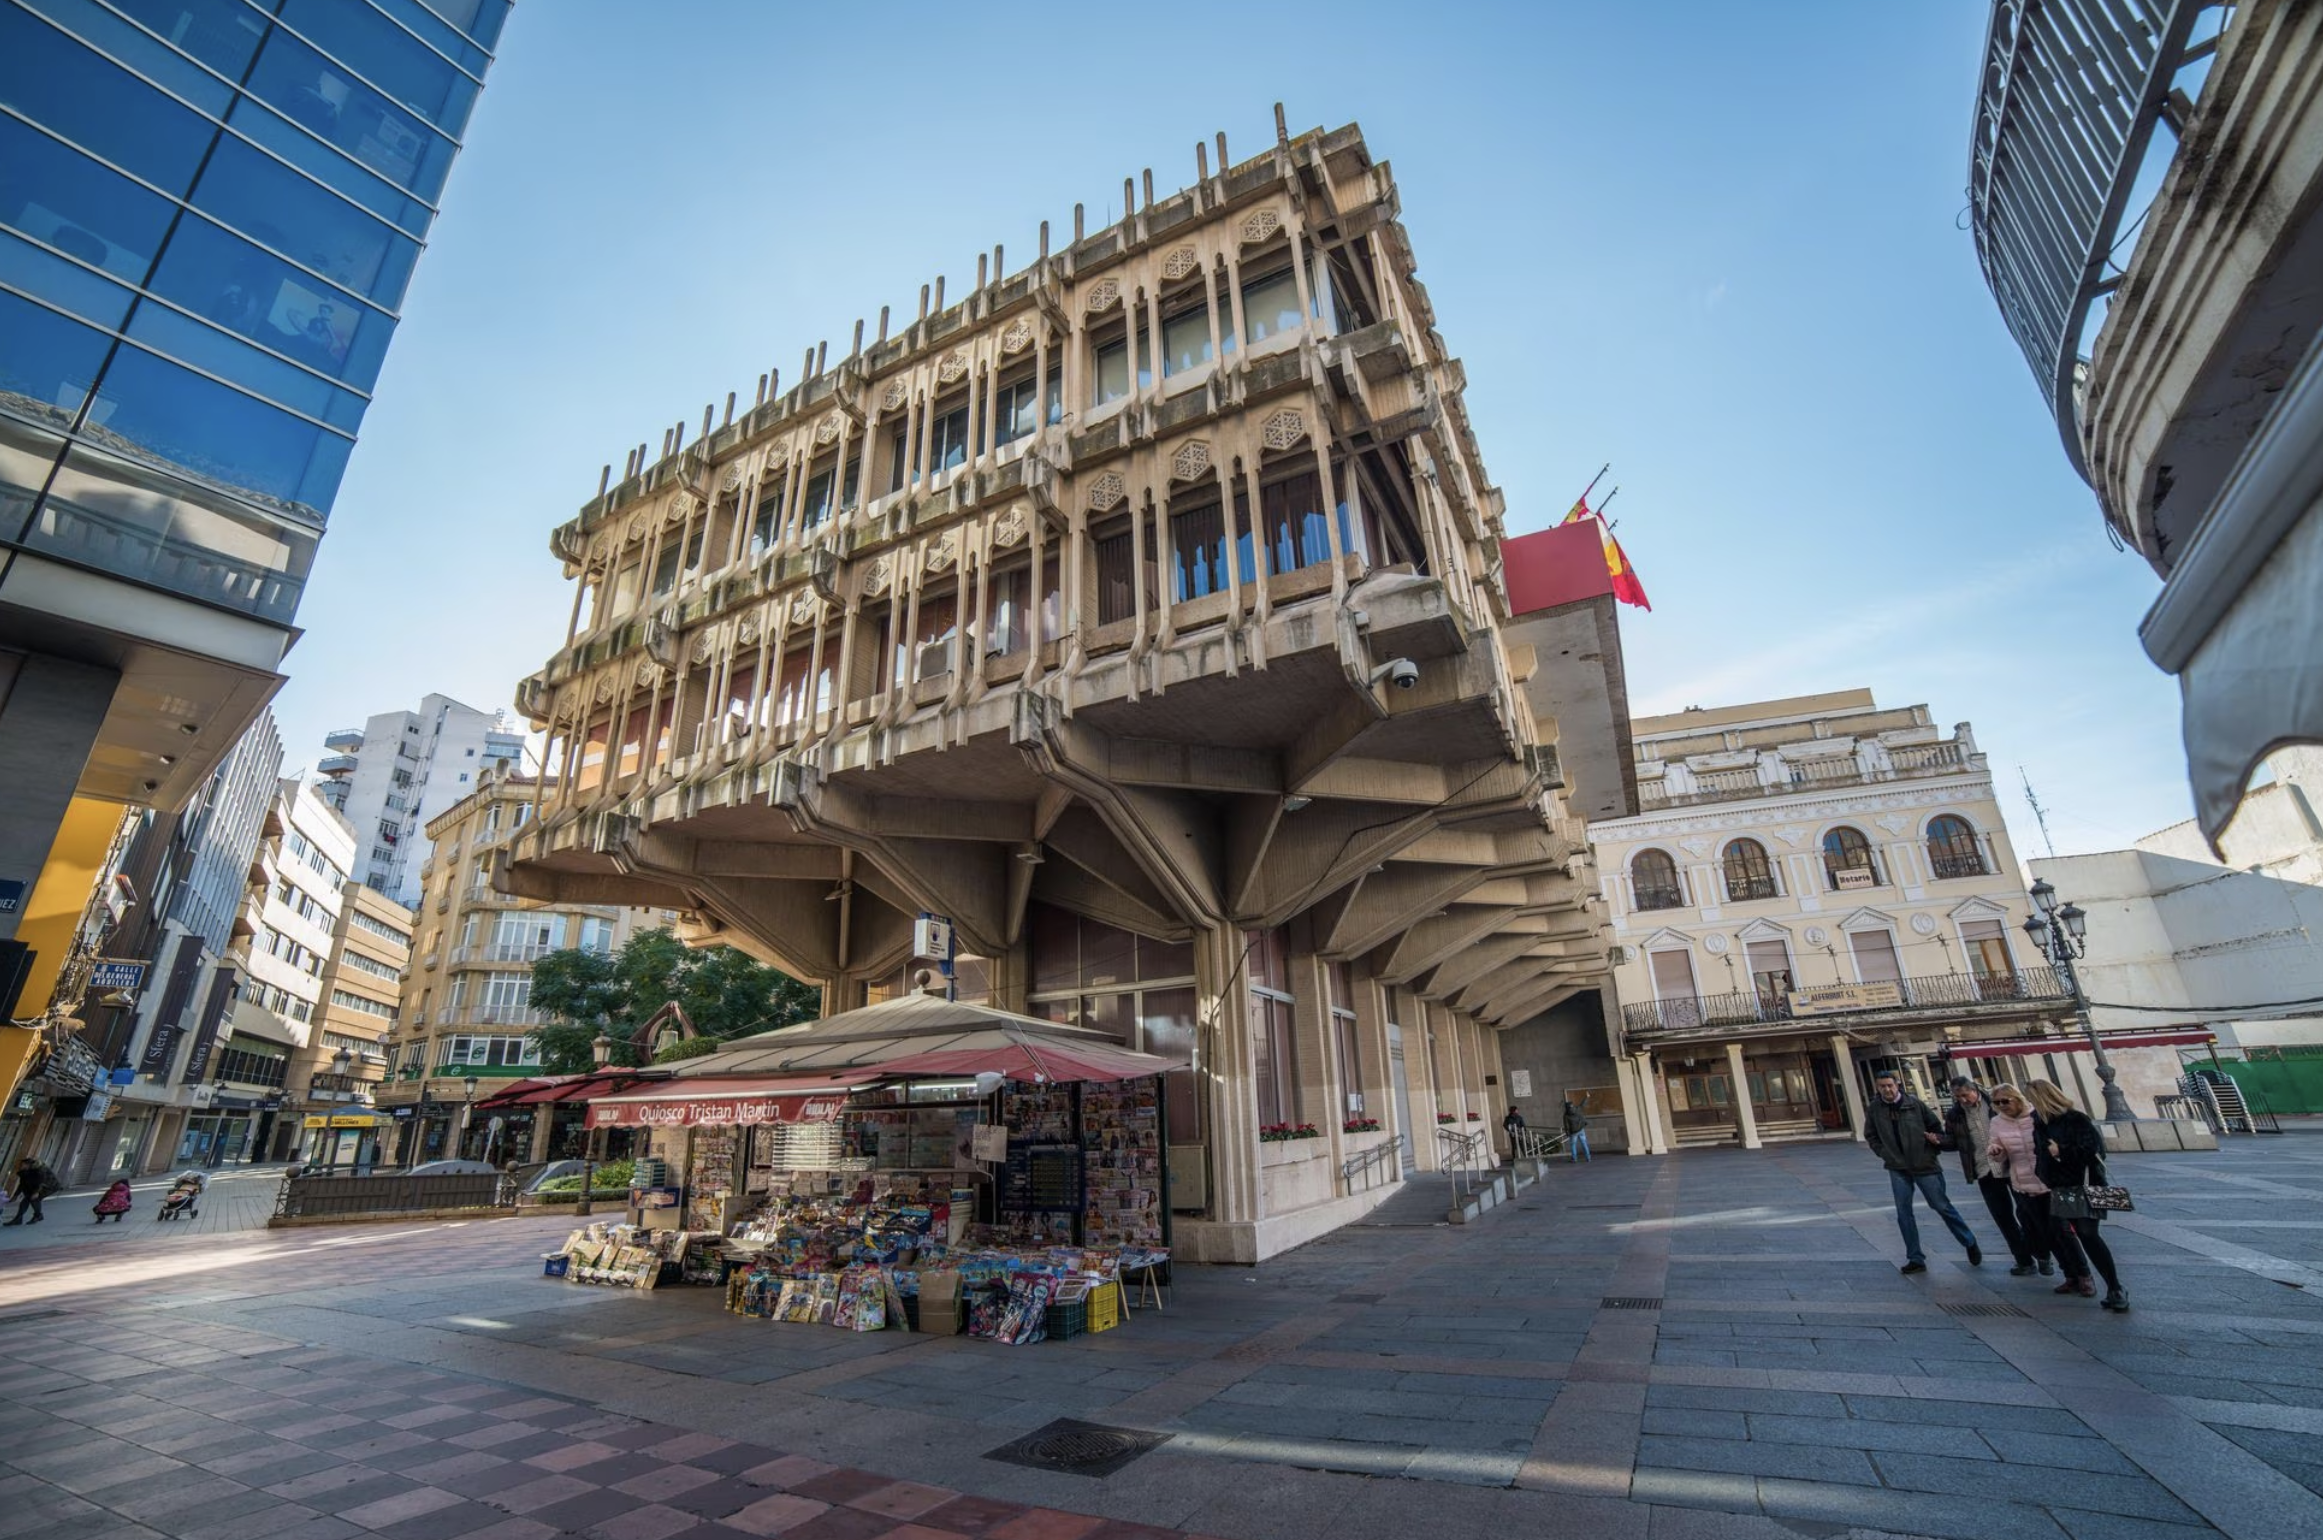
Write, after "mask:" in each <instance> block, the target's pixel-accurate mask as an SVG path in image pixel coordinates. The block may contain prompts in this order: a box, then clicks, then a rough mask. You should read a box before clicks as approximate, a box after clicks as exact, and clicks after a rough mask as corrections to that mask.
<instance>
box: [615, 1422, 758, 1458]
mask: <svg viewBox="0 0 2323 1540" xmlns="http://www.w3.org/2000/svg"><path fill="white" fill-rule="evenodd" d="M656 1431H663V1432H666V1431H667V1430H666V1429H660V1430H656ZM638 1447H640V1448H642V1449H643V1450H644V1452H645V1453H647V1454H651V1455H656V1456H658V1457H660V1458H661V1459H663V1460H673V1461H689V1462H690V1461H692V1460H694V1459H695V1458H696V1457H697V1456H700V1455H706V1454H716V1453H717V1452H718V1451H719V1450H721V1449H732V1448H734V1447H736V1446H735V1443H734V1440H732V1439H730V1438H720V1437H718V1436H717V1435H716V1434H715V1433H681V1434H679V1435H678V1436H677V1437H676V1438H670V1439H664V1440H662V1441H661V1442H660V1443H658V1444H645V1445H641V1446H638Z"/></svg>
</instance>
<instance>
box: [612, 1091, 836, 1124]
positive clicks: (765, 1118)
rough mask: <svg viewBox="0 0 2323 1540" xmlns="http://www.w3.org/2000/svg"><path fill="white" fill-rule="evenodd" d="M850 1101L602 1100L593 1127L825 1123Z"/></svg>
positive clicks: (756, 1098) (819, 1098) (805, 1098)
mask: <svg viewBox="0 0 2323 1540" xmlns="http://www.w3.org/2000/svg"><path fill="white" fill-rule="evenodd" d="M846 1105H847V1098H845V1097H844V1096H744V1097H716V1098H711V1097H704V1098H701V1099H699V1100H688V1101H660V1102H599V1103H596V1104H595V1105H593V1106H591V1107H590V1108H589V1125H588V1126H589V1127H591V1128H700V1127H727V1126H732V1127H742V1128H747V1127H750V1126H752V1125H754V1124H758V1123H823V1122H828V1121H829V1120H831V1119H832V1118H835V1117H837V1116H838V1115H839V1110H840V1109H841V1108H842V1107H844V1106H846Z"/></svg>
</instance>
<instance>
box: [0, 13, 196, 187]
mask: <svg viewBox="0 0 2323 1540" xmlns="http://www.w3.org/2000/svg"><path fill="white" fill-rule="evenodd" d="M0 102H6V103H7V104H8V105H9V106H11V107H14V108H15V109H16V110H17V111H19V112H21V113H23V114H24V115H25V116H26V117H28V118H33V119H36V120H37V121H39V122H42V123H45V124H47V125H48V126H50V127H51V128H54V129H55V130H56V131H57V132H58V133H60V134H62V135H64V136H65V137H66V138H68V139H70V140H72V141H73V142H74V143H76V144H78V145H80V146H82V147H83V148H85V149H87V150H89V151H91V152H93V153H95V154H97V155H99V156H102V157H103V158H104V159H106V160H109V161H111V162H112V163H113V164H115V165H117V166H120V167H122V168H124V169H125V170H128V171H131V172H134V173H135V174H136V175H138V176H141V177H143V178H144V179H145V180H147V181H148V182H151V183H153V184H154V185H156V186H158V187H160V188H162V189H163V190H164V191H167V192H171V193H179V192H183V191H184V190H185V187H186V184H187V183H188V182H190V181H192V180H193V175H194V168H195V167H196V166H198V165H200V164H201V159H202V151H203V149H204V148H205V147H206V146H207V145H208V144H209V142H210V136H211V134H213V133H214V132H216V130H215V129H213V128H212V127H211V126H210V124H209V123H208V122H206V121H205V120H204V119H203V118H202V117H201V115H200V114H198V113H196V112H193V111H191V110H189V109H188V108H185V107H181V106H179V105H178V104H177V103H176V102H173V101H171V100H170V99H169V98H168V97H166V96H163V95H162V94H161V93H160V92H159V91H156V90H154V89H153V87H151V86H149V85H147V84H146V83H145V82H144V81H142V80H139V79H138V78H137V77H136V76H134V75H132V74H130V73H129V72H128V71H127V70H125V69H122V68H121V67H120V66H118V65H116V64H112V63H110V62H108V61H106V60H105V59H102V58H99V57H98V56H97V55H96V54H95V53H94V52H92V51H91V50H89V49H87V48H84V47H82V46H81V45H80V44H79V43H76V42H74V41H73V40H72V39H70V38H68V37H66V36H65V35H64V34H62V33H61V32H58V31H57V30H56V29H55V28H54V27H51V26H50V25H48V24H47V23H46V22H43V21H40V20H37V19H35V18H34V17H32V16H29V15H27V14H25V13H24V12H23V11H20V10H17V9H16V8H15V7H14V6H7V7H0Z"/></svg>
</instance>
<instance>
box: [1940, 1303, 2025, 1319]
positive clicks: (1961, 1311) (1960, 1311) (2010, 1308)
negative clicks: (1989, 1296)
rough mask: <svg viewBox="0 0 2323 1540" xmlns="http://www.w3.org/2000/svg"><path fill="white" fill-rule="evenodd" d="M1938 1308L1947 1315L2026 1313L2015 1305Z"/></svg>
mask: <svg viewBox="0 0 2323 1540" xmlns="http://www.w3.org/2000/svg"><path fill="white" fill-rule="evenodd" d="M1938 1308H1940V1309H1941V1310H1942V1311H1943V1312H1944V1313H1945V1314H1946V1315H2016V1316H2021V1315H2024V1312H2023V1311H2022V1310H2019V1309H2018V1308H2017V1307H2016V1306H2014V1305H1943V1306H1940V1307H1938Z"/></svg>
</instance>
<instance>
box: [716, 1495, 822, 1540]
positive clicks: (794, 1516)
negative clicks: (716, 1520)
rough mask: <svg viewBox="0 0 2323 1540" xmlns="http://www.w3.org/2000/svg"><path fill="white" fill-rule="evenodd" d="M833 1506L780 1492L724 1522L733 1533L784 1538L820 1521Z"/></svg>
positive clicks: (737, 1512) (753, 1504)
mask: <svg viewBox="0 0 2323 1540" xmlns="http://www.w3.org/2000/svg"><path fill="white" fill-rule="evenodd" d="M830 1506H831V1505H830V1504H829V1503H824V1502H817V1501H816V1500H815V1499H813V1498H811V1497H801V1496H799V1495H798V1494H796V1493H794V1492H776V1493H774V1494H773V1495H772V1496H769V1497H761V1498H760V1499H758V1501H756V1502H754V1503H752V1504H750V1506H748V1507H747V1508H742V1509H740V1510H738V1511H736V1512H734V1513H730V1514H727V1515H726V1516H725V1517H724V1519H723V1522H724V1523H725V1525H726V1527H727V1528H729V1529H739V1530H741V1531H742V1532H743V1533H745V1534H751V1535H780V1534H785V1533H788V1532H789V1531H791V1530H794V1529H796V1528H798V1527H799V1526H800V1525H801V1524H804V1523H806V1522H807V1520H809V1519H812V1518H816V1517H819V1516H820V1515H822V1514H823V1513H825V1512H827V1511H828V1510H829V1508H830Z"/></svg>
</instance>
